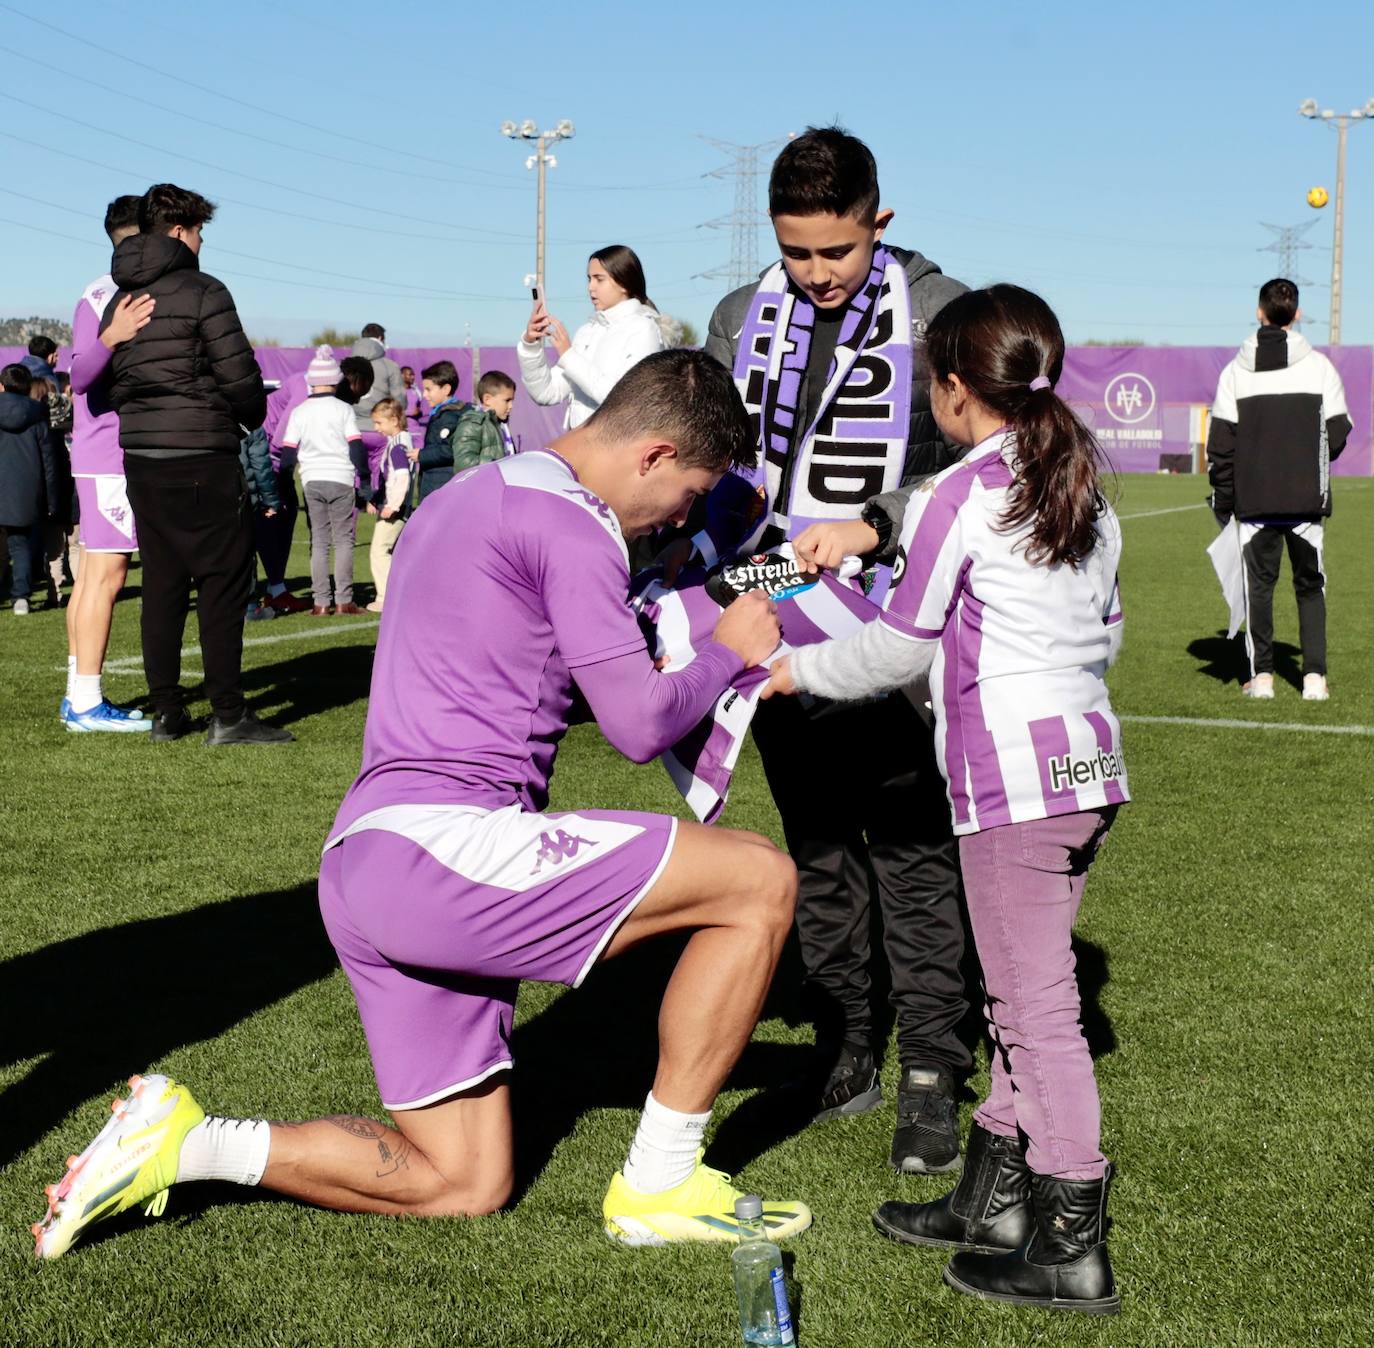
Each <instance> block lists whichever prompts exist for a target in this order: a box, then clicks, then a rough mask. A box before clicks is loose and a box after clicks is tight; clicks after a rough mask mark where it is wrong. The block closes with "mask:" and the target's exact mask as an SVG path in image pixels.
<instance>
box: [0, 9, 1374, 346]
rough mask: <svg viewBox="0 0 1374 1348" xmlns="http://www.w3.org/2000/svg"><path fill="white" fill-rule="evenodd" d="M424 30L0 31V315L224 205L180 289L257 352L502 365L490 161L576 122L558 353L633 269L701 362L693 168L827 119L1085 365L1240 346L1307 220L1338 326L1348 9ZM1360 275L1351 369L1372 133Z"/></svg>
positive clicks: (312, 12) (1354, 219)
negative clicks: (684, 329) (1045, 308)
mask: <svg viewBox="0 0 1374 1348" xmlns="http://www.w3.org/2000/svg"><path fill="white" fill-rule="evenodd" d="M435 9H436V7H434V6H429V5H418V4H408V3H397V4H392V5H389V6H382V5H378V4H376V3H375V2H374V3H365V4H364V3H354V2H353V0H347V2H345V3H335V4H331V5H328V6H323V5H306V4H302V3H296V2H294V0H271V2H270V3H269V2H268V0H236V2H235V3H234V4H232V5H230V4H225V5H214V6H210V5H204V6H202V5H183V6H179V7H172V6H160V7H157V8H156V9H155V8H153V7H152V6H149V5H148V4H146V3H138V4H135V3H128V0H101V3H90V2H89V0H72V2H71V3H67V4H64V5H62V6H50V7H48V8H47V9H46V10H45V11H42V12H43V13H45V14H47V15H51V16H52V22H51V23H49V22H48V21H47V20H45V19H39V20H36V21H35V19H34V18H33V17H31V16H32V15H33V14H35V13H36V12H38V11H35V10H34V9H33V8H32V7H29V6H12V5H10V4H8V3H4V2H3V0H0V19H3V21H4V25H5V38H6V41H5V50H4V51H3V52H0V70H2V71H3V72H4V78H3V82H0V91H2V92H0V110H3V120H0V164H2V165H3V167H4V171H3V172H0V235H2V236H3V238H4V240H5V248H4V254H3V256H4V259H5V266H4V276H3V292H0V293H2V294H3V298H2V299H0V314H4V315H28V314H31V313H38V314H52V315H57V316H61V317H69V316H70V314H71V311H72V308H73V307H74V303H75V300H76V297H77V296H78V295H79V294H80V292H81V290H82V288H83V286H84V285H85V284H86V283H87V282H88V281H89V280H90V279H92V278H93V277H94V276H96V275H98V274H99V273H100V271H101V270H103V269H104V267H105V266H106V265H107V251H108V250H107V249H106V248H105V247H104V246H103V235H102V234H101V231H100V217H101V214H102V212H103V210H104V206H105V203H106V202H107V201H108V200H109V199H110V198H111V197H112V196H114V195H116V194H118V193H120V192H125V191H140V190H142V188H143V187H145V186H146V185H147V184H148V183H149V182H152V181H157V180H171V181H175V182H179V183H181V184H183V185H185V186H188V187H193V188H195V189H196V190H198V191H200V192H203V193H204V194H206V195H207V196H209V197H211V198H212V199H213V200H215V201H217V202H219V203H220V211H219V214H218V215H217V217H216V219H215V220H214V222H213V223H212V225H211V226H210V227H209V229H208V230H207V231H206V244H205V251H204V253H203V254H202V259H201V260H202V263H203V265H204V266H205V267H206V269H207V270H209V271H212V272H214V273H215V274H216V275H219V276H221V277H222V278H223V279H224V280H225V281H226V282H227V283H228V284H229V286H230V288H231V289H232V290H233V292H234V295H235V297H236V299H237V301H238V305H239V309H240V312H241V313H242V314H243V316H244V320H245V324H246V326H247V327H248V329H249V331H250V332H251V333H252V334H254V335H255V336H259V337H275V338H278V339H280V340H282V341H283V342H299V341H302V340H303V339H304V338H306V337H307V336H308V335H309V334H310V333H311V332H312V331H314V330H315V329H316V328H318V327H319V326H321V325H323V324H326V323H329V324H334V325H336V326H348V327H352V328H356V327H357V326H359V325H361V324H362V323H364V322H367V321H379V322H382V323H383V324H385V326H386V327H387V330H388V334H389V336H390V337H391V339H392V340H394V341H396V342H397V343H405V344H409V343H423V342H444V343H453V342H462V341H463V340H464V339H465V338H466V337H468V336H469V335H470V336H471V338H472V340H474V341H476V342H480V343H484V344H490V343H502V344H505V343H508V342H510V341H512V340H514V338H515V336H516V334H517V333H518V332H519V330H520V328H521V327H522V326H523V322H524V317H525V313H526V310H527V308H528V298H527V292H526V291H525V290H524V288H523V286H522V279H523V277H524V275H525V273H526V272H528V271H531V270H532V269H533V260H534V239H533V235H534V181H533V179H534V175H533V174H532V173H528V172H526V170H525V168H524V155H525V149H524V147H523V146H521V145H518V144H516V143H512V142H510V141H507V140H505V139H504V138H503V137H502V136H501V135H500V133H499V131H498V127H499V125H500V123H501V122H502V121H503V120H505V119H506V118H513V119H515V120H516V121H520V120H522V119H523V118H525V117H532V118H535V119H536V120H539V121H541V122H543V123H544V124H545V125H552V124H553V123H554V122H556V121H557V120H558V119H559V118H562V117H568V118H571V119H572V120H573V121H574V122H575V124H576V127H577V135H576V137H575V139H573V140H572V141H571V142H569V143H567V144H566V145H564V146H560V147H559V148H558V151H557V153H558V160H559V167H558V168H557V169H556V170H555V171H554V172H553V173H551V174H550V188H549V231H550V245H549V262H548V292H549V296H550V307H551V308H552V309H553V310H554V312H555V313H557V314H558V315H559V316H560V317H563V318H564V319H565V321H567V322H568V323H569V325H570V326H571V325H573V324H575V323H578V322H581V321H582V320H583V319H584V318H585V317H586V315H587V313H588V312H589V308H590V306H589V304H588V302H587V300H586V296H585V292H584V291H583V289H582V284H581V277H582V271H583V266H584V263H585V260H586V255H587V253H588V251H589V250H590V249H591V248H592V247H594V246H596V245H598V244H602V243H608V242H614V241H619V242H625V243H629V244H631V245H632V246H634V247H635V248H636V249H637V250H638V251H639V252H640V254H641V256H642V257H643V259H644V262H645V266H646V270H647V273H648V277H649V291H650V294H651V296H652V297H653V298H654V299H655V300H656V301H657V302H658V304H659V307H660V308H661V309H663V310H665V311H668V312H672V313H674V314H677V315H678V316H679V317H682V318H685V319H689V320H691V321H692V322H693V323H695V324H696V325H697V327H698V328H699V329H703V330H704V327H705V322H706V319H707V317H708V316H709V314H710V311H711V309H712V307H713V305H714V303H715V301H716V299H718V298H719V296H720V295H721V294H722V293H723V291H724V290H725V288H726V286H725V283H724V282H723V281H719V280H709V279H702V278H701V277H700V275H699V274H700V273H702V272H705V271H709V270H711V269H712V268H714V267H716V266H719V265H722V264H724V263H725V262H727V261H728V259H729V254H730V237H729V234H728V232H723V231H718V230H713V229H709V228H702V227H701V225H702V222H704V221H707V220H710V219H712V218H714V217H718V216H721V215H724V214H726V213H728V212H729V211H730V209H731V207H732V204H733V184H732V183H731V182H730V181H728V180H725V181H723V180H719V179H716V178H712V177H709V176H706V175H708V174H709V173H710V171H711V170H712V169H713V168H716V167H718V166H719V165H720V164H721V163H722V162H723V161H722V159H721V156H720V155H719V153H718V152H717V151H715V150H714V149H712V147H711V146H710V145H708V144H707V143H706V142H705V141H704V140H702V139H701V138H700V137H701V136H712V137H718V138H720V139H723V140H728V141H733V142H737V143H757V142H763V141H767V140H770V139H772V138H774V137H780V136H783V135H785V134H786V133H787V132H789V131H799V130H801V129H803V128H804V127H805V126H806V125H807V124H808V123H826V122H830V121H833V120H839V121H841V122H842V123H843V124H844V125H846V126H847V127H848V128H849V129H850V130H851V131H853V132H854V133H855V134H857V135H860V136H862V137H863V138H864V139H865V140H867V141H868V143H869V144H870V145H871V146H872V148H873V150H874V152H875V154H876V155H877V157H878V164H879V169H880V173H881V177H882V183H883V197H884V202H885V204H886V205H888V206H891V207H893V208H894V209H895V210H896V213H897V218H896V221H895V223H894V224H893V226H892V229H891V231H890V233H889V239H890V240H891V241H892V242H895V243H899V244H903V245H905V246H909V247H915V248H919V249H920V250H921V251H923V252H924V253H926V254H927V255H928V256H930V257H931V258H933V259H934V260H935V261H937V262H938V263H939V264H940V265H941V266H942V267H943V268H944V270H945V271H947V272H949V273H950V274H952V275H954V276H957V277H959V278H960V279H962V280H964V281H967V282H969V283H970V284H980V283H984V282H987V281H991V280H1014V281H1017V282H1020V283H1022V284H1025V285H1029V286H1032V287H1033V288H1035V289H1038V290H1040V291H1041V292H1042V293H1043V294H1044V295H1045V296H1046V298H1048V299H1049V300H1050V302H1051V303H1052V304H1053V305H1054V306H1055V308H1056V309H1057V310H1058V312H1059V314H1060V316H1061V319H1062V320H1063V323H1064V327H1065V330H1066V332H1067V334H1068V336H1069V338H1070V340H1071V341H1082V340H1085V339H1089V338H1097V339H1109V338H1141V339H1144V340H1147V341H1151V342H1168V343H1171V344H1173V345H1211V344H1225V345H1230V344H1231V343H1233V342H1235V341H1238V340H1239V339H1240V337H1241V336H1243V335H1244V332H1245V331H1246V329H1247V327H1248V326H1249V325H1250V321H1251V316H1252V313H1253V306H1254V291H1255V288H1256V286H1257V285H1258V283H1260V282H1262V281H1263V280H1265V279H1266V278H1267V277H1268V276H1270V275H1273V274H1275V272H1276V270H1277V259H1276V258H1275V257H1274V255H1273V254H1267V253H1264V252H1261V251H1259V249H1260V248H1261V246H1262V245H1263V244H1265V243H1266V242H1268V241H1269V235H1268V234H1267V233H1266V231H1265V230H1263V229H1262V228H1261V225H1260V222H1261V221H1268V222H1271V223H1273V224H1277V225H1293V224H1301V223H1305V222H1306V221H1308V220H1310V219H1314V218H1315V219H1316V224H1315V225H1314V227H1313V228H1312V229H1311V230H1309V231H1308V233H1307V236H1306V237H1307V239H1308V241H1310V242H1311V243H1313V244H1314V245H1317V246H1316V247H1314V248H1312V249H1311V250H1309V251H1307V252H1306V253H1304V254H1302V264H1301V266H1302V270H1303V272H1304V273H1305V275H1306V276H1307V277H1308V278H1310V279H1311V280H1312V281H1314V282H1317V283H1320V284H1317V285H1312V286H1308V287H1304V307H1305V309H1307V310H1308V312H1309V313H1310V314H1311V315H1312V316H1313V317H1314V318H1317V319H1325V318H1326V317H1327V311H1328V305H1329V291H1328V289H1327V287H1326V285H1325V283H1326V282H1327V281H1328V280H1329V274H1330V265H1331V261H1330V251H1329V248H1330V242H1331V217H1332V208H1331V207H1329V206H1328V207H1327V208H1326V210H1325V211H1322V212H1320V213H1318V212H1314V211H1312V210H1311V209H1310V208H1309V207H1308V206H1307V204H1306V202H1305V200H1304V197H1305V194H1306V191H1307V189H1308V187H1310V186H1313V185H1316V184H1322V185H1324V186H1326V187H1328V188H1329V189H1331V190H1332V191H1333V192H1334V187H1335V183H1334V177H1335V157H1336V136H1335V135H1334V133H1332V132H1330V131H1329V130H1327V129H1326V128H1325V127H1323V126H1321V125H1318V124H1315V123H1311V122H1308V121H1305V120H1304V119H1302V118H1300V117H1299V116H1298V115H1297V113H1296V108H1297V105H1298V103H1299V102H1300V101H1301V100H1302V99H1303V98H1306V97H1308V96H1311V97H1314V98H1316V99H1317V100H1318V101H1319V102H1320V103H1321V104H1322V105H1323V106H1326V107H1334V108H1337V109H1339V110H1348V109H1350V108H1355V107H1360V106H1362V105H1363V104H1364V102H1365V100H1366V98H1368V97H1370V96H1371V95H1374V63H1372V62H1371V60H1370V53H1371V52H1374V7H1371V6H1370V5H1368V4H1357V3H1353V0H1339V2H1338V3H1333V4H1328V5H1325V6H1323V7H1320V8H1317V7H1310V8H1309V7H1300V6H1295V5H1293V4H1292V3H1291V0H1290V3H1286V4H1277V3H1268V0H1251V3H1249V4H1232V3H1216V4H1213V3H1197V2H1196V0H1195V2H1194V3H1192V4H1186V5H1185V4H1178V3H1173V0H1166V2H1165V3H1156V4H1153V5H1150V6H1112V5H1105V4H1101V3H1099V4H1056V3H1053V0H1045V2H1044V3H1041V4H1040V5H1038V6H1030V5H1011V4H1001V3H982V4H979V5H976V6H973V5H950V4H941V5H932V4H925V3H921V4H906V5H899V6H893V7H891V8H889V9H883V8H876V7H860V6H844V5H840V4H835V3H826V4H818V3H811V2H810V0H793V3H789V4H775V3H752V4H750V3H739V0H736V3H733V4H723V3H719V0H700V2H699V3H696V4H694V5H691V6H677V5H653V6H647V5H643V4H583V5H556V6H549V5H544V6H528V5H520V6H513V5H512V6H497V5H487V4H483V5H455V6H450V7H447V13H446V15H445V16H443V17H440V16H438V15H437V14H436V13H435ZM153 15H156V17H150V16H153ZM59 30H60V31H59ZM763 187H764V184H763V182H762V180H760V183H759V207H760V210H762V207H763V201H764V191H763ZM1345 240H1346V247H1345V272H1346V284H1345V302H1344V322H1343V333H1342V337H1343V340H1344V341H1345V342H1347V343H1355V342H1362V343H1368V342H1374V246H1372V244H1371V241H1372V240H1374V123H1371V124H1366V125H1356V126H1355V127H1354V128H1352V131H1351V134H1350V145H1349V159H1348V172H1347V196H1346V232H1345ZM770 245H771V232H770V231H769V230H768V227H767V222H766V220H762V219H761V221H760V229H759V256H760V259H761V261H767V260H768V259H769V258H770V257H771V256H772V255H773V254H772V252H771V249H770ZM1307 331H1308V333H1309V335H1310V336H1311V337H1312V338H1313V339H1314V340H1316V341H1319V342H1320V341H1323V340H1325V333H1326V328H1325V326H1324V324H1321V323H1316V324H1310V325H1309V326H1308V328H1307Z"/></svg>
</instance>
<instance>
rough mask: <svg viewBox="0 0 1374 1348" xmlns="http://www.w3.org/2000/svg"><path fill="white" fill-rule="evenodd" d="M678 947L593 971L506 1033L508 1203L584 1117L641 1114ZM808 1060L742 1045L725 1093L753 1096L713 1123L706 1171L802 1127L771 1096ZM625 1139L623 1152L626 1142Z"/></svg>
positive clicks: (792, 1049) (662, 946)
mask: <svg viewBox="0 0 1374 1348" xmlns="http://www.w3.org/2000/svg"><path fill="white" fill-rule="evenodd" d="M686 941H687V938H686V937H676V936H674V937H663V938H661V939H659V940H655V941H649V942H646V943H645V944H644V945H642V946H639V947H637V948H635V949H634V950H631V951H628V952H627V953H626V954H624V955H622V956H620V957H619V958H617V959H615V960H612V961H609V962H607V963H605V964H598V965H597V966H596V967H595V968H594V969H593V970H592V972H591V974H590V975H589V976H588V977H587V980H586V982H584V983H583V985H582V986H581V988H579V989H577V990H576V991H575V992H572V993H570V994H569V995H567V996H564V997H560V998H559V999H558V1000H557V1001H556V1002H554V1003H553V1005H552V1006H550V1007H549V1008H548V1009H547V1010H546V1011H544V1012H542V1013H541V1014H539V1015H538V1016H536V1017H534V1019H532V1020H529V1021H527V1022H525V1023H524V1024H523V1025H521V1026H519V1027H518V1028H517V1029H516V1031H515V1034H514V1036H513V1039H512V1044H511V1049H512V1056H513V1057H514V1058H515V1061H516V1065H517V1070H516V1071H515V1072H514V1073H513V1074H512V1077H511V1096H512V1100H511V1104H512V1112H513V1114H514V1126H515V1165H516V1192H515V1196H514V1197H513V1198H512V1200H511V1202H512V1204H515V1203H518V1202H519V1201H520V1199H521V1198H522V1197H523V1196H524V1194H525V1192H526V1191H527V1190H528V1189H529V1187H530V1185H531V1184H532V1183H533V1182H534V1180H535V1179H536V1178H537V1177H538V1175H539V1173H540V1172H541V1171H542V1170H543V1169H544V1167H545V1165H547V1164H548V1161H549V1158H550V1157H551V1156H552V1155H553V1152H554V1149H555V1148H556V1147H557V1146H558V1144H559V1143H560V1142H562V1141H563V1139H564V1138H566V1137H567V1136H569V1135H570V1134H571V1133H572V1131H573V1129H574V1128H575V1126H576V1124H577V1120H578V1119H579V1118H580V1117H581V1116H582V1115H583V1114H584V1113H586V1112H587V1111H588V1110H592V1109H629V1110H634V1111H635V1112H636V1113H637V1112H638V1111H639V1110H640V1109H642V1108H643V1107H644V1097H645V1096H646V1095H648V1093H649V1088H650V1086H651V1085H652V1084H653V1079H654V1071H655V1068H656V1067H657V1065H658V1008H659V1003H660V1002H661V1001H662V999H663V990H664V988H665V987H666V986H667V984H668V979H669V978H670V977H671V975H672V972H673V968H674V966H675V965H676V963H677V959H678V956H679V955H680V954H681V952H682V948H683V946H684V945H685V944H686ZM792 958H793V961H795V955H794V956H793V957H792ZM786 959H787V957H786V956H784V960H786ZM795 985H796V979H795V978H794V977H793V978H789V977H788V975H787V974H786V972H780V974H779V977H778V978H777V979H776V980H775V982H774V987H775V988H786V987H788V986H792V987H795ZM781 1000H782V1001H785V1000H786V998H785V997H784V998H782V999H781ZM783 1014H784V1007H783V1006H781V1005H780V1004H779V999H778V998H777V997H776V996H774V997H770V1000H769V1004H768V1005H767V1006H766V1007H765V1008H764V1012H763V1015H764V1017H765V1018H770V1017H774V1016H779V1015H783ZM809 1057H810V1050H809V1049H808V1048H807V1047H806V1046H804V1045H797V1044H765V1043H751V1044H749V1045H748V1046H747V1047H746V1048H745V1050H744V1053H743V1055H742V1056H741V1058H740V1060H739V1062H738V1063H737V1064H736V1066H735V1069H734V1071H733V1072H731V1074H730V1077H729V1079H728V1080H727V1082H726V1086H725V1088H726V1089H727V1090H755V1091H762V1092H763V1093H762V1094H760V1095H756V1096H754V1097H753V1098H752V1099H750V1100H747V1101H746V1102H745V1103H744V1104H743V1105H741V1106H740V1107H739V1108H738V1109H736V1110H735V1111H734V1112H733V1113H731V1114H730V1115H728V1116H727V1117H726V1118H725V1119H724V1120H723V1121H722V1122H721V1124H720V1126H719V1127H718V1128H717V1130H716V1133H715V1138H714V1140H713V1141H712V1144H711V1152H710V1156H709V1157H708V1158H707V1159H708V1160H709V1161H710V1162H711V1164H712V1165H718V1166H721V1167H722V1168H724V1169H728V1170H730V1171H732V1172H733V1171H736V1170H739V1169H741V1168H742V1167H743V1166H744V1164H745V1163H746V1162H747V1161H749V1160H751V1159H752V1158H753V1157H755V1156H757V1155H759V1154H760V1153H762V1152H764V1151H766V1150H767V1149H768V1148H769V1147H771V1146H773V1145H774V1144H775V1143H777V1142H779V1141H781V1140H782V1139H783V1138H786V1137H790V1136H791V1135H792V1134H794V1133H796V1132H798V1131H800V1129H801V1128H802V1127H804V1126H805V1123H806V1116H805V1115H804V1114H798V1113H797V1111H796V1109H795V1107H789V1105H788V1103H787V1099H786V1098H785V1097H786V1096H787V1093H786V1092H781V1091H778V1090H777V1089H776V1088H778V1087H781V1086H782V1085H783V1084H784V1083H786V1082H787V1081H789V1080H791V1079H793V1078H794V1077H796V1076H797V1075H798V1073H799V1071H800V1070H801V1069H802V1067H803V1066H804V1064H805V1063H806V1062H807V1061H808V1060H809ZM625 1141H626V1145H628V1144H629V1137H628V1135H627V1136H626V1139H625ZM606 1178H609V1176H607V1177H606Z"/></svg>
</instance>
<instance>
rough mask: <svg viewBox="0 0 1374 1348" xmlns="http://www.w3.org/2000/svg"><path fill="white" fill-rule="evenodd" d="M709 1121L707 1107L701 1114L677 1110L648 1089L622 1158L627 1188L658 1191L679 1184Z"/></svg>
mask: <svg viewBox="0 0 1374 1348" xmlns="http://www.w3.org/2000/svg"><path fill="white" fill-rule="evenodd" d="M710 1121H711V1111H710V1110H709V1109H708V1110H707V1111H706V1113H704V1114H680V1113H678V1111H677V1110H676V1109H669V1108H668V1107H667V1105H661V1104H659V1102H658V1101H657V1100H655V1099H654V1097H653V1093H652V1092H650V1095H649V1098H648V1099H647V1100H646V1101H645V1102H644V1113H643V1114H641V1115H640V1116H639V1128H638V1129H637V1130H636V1132H635V1140H634V1141H633V1142H631V1143H630V1155H629V1158H628V1159H627V1160H626V1162H625V1179H626V1180H627V1182H628V1183H629V1185H630V1188H632V1189H637V1190H638V1191H639V1192H640V1193H642V1194H661V1193H662V1192H663V1191H664V1190H665V1189H672V1188H674V1187H675V1186H677V1185H679V1184H681V1183H682V1181H683V1180H685V1179H686V1178H687V1177H688V1175H690V1174H691V1173H692V1171H693V1170H695V1169H696V1164H697V1152H698V1151H699V1150H700V1148H701V1138H702V1134H703V1133H705V1131H706V1125H707V1124H708V1123H709V1122H710Z"/></svg>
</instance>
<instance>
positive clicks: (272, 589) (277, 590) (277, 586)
mask: <svg viewBox="0 0 1374 1348" xmlns="http://www.w3.org/2000/svg"><path fill="white" fill-rule="evenodd" d="M285 593H286V584H285V582H284V581H280V580H279V581H277V582H275V583H274V584H272V585H269V586H268V587H267V597H268V598H269V599H275V598H276V597H277V596H278V595H279V594H285Z"/></svg>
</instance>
